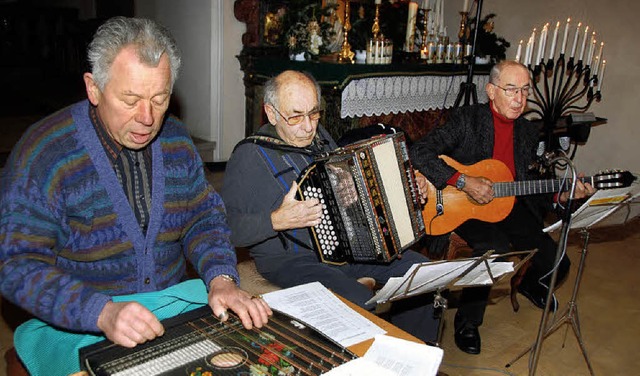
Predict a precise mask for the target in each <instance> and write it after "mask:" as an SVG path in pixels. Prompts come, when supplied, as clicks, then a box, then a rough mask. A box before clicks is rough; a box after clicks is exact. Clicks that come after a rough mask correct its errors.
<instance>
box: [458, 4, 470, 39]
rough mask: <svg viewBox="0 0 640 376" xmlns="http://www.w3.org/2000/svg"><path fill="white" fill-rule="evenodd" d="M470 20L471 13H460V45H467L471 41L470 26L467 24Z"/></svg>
mask: <svg viewBox="0 0 640 376" xmlns="http://www.w3.org/2000/svg"><path fill="white" fill-rule="evenodd" d="M468 19H469V12H467V11H461V12H460V30H459V31H458V40H459V41H460V43H462V44H465V43H467V40H469V33H470V30H469V25H468V23H467V21H468Z"/></svg>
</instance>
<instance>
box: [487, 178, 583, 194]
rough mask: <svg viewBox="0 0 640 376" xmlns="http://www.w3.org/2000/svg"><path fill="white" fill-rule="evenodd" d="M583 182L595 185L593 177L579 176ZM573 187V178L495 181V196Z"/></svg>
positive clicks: (535, 192)
mask: <svg viewBox="0 0 640 376" xmlns="http://www.w3.org/2000/svg"><path fill="white" fill-rule="evenodd" d="M579 180H580V181H582V182H583V183H584V182H586V183H590V184H591V185H594V183H593V178H592V177H583V178H579ZM570 187H571V179H564V180H558V179H547V180H522V181H511V182H498V183H493V196H494V197H508V196H527V195H535V194H544V193H553V192H559V191H560V189H561V188H562V190H563V191H566V190H568V189H569V188H570Z"/></svg>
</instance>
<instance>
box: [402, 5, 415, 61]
mask: <svg viewBox="0 0 640 376" xmlns="http://www.w3.org/2000/svg"><path fill="white" fill-rule="evenodd" d="M417 13H418V3H414V2H413V1H412V2H410V3H409V13H408V15H407V34H406V37H405V41H404V43H405V51H406V52H413V44H414V37H415V36H414V34H413V30H414V26H415V24H416V14H417Z"/></svg>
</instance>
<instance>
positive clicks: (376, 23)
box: [371, 2, 380, 40]
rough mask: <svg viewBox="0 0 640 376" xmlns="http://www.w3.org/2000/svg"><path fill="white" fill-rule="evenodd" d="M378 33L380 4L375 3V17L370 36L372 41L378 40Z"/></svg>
mask: <svg viewBox="0 0 640 376" xmlns="http://www.w3.org/2000/svg"><path fill="white" fill-rule="evenodd" d="M379 32H380V4H379V3H378V2H376V17H375V18H374V19H373V26H371V34H373V39H374V40H375V39H378V33H379Z"/></svg>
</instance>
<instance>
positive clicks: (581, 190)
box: [558, 173, 596, 203]
mask: <svg viewBox="0 0 640 376" xmlns="http://www.w3.org/2000/svg"><path fill="white" fill-rule="evenodd" d="M578 177H579V178H580V179H578V181H577V182H576V189H575V192H574V196H573V199H574V200H579V199H581V198H585V197H589V196H591V195H593V194H594V193H596V189H595V188H594V187H593V186H592V185H591V184H589V183H583V182H582V180H581V178H583V177H584V173H580V174H579V175H578ZM570 194H571V192H570V191H564V192H562V193H561V194H560V195H559V196H558V201H560V202H561V203H565V202H567V200H568V199H569V195H570Z"/></svg>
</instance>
